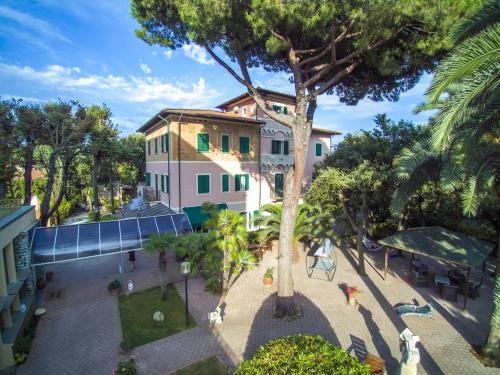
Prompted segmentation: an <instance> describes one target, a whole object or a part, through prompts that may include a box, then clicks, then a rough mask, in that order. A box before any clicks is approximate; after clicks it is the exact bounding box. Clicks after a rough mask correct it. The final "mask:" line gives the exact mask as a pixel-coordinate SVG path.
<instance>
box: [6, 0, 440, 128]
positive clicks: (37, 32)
mask: <svg viewBox="0 0 500 375" xmlns="http://www.w3.org/2000/svg"><path fill="white" fill-rule="evenodd" d="M134 28H136V22H135V20H134V19H132V17H131V16H130V14H129V3H128V1H126V0H105V1H102V0H100V1H99V0H86V1H80V0H63V1H61V0H32V1H19V0H17V1H9V0H4V1H2V2H0V96H1V97H2V99H8V98H12V97H15V98H22V99H23V100H24V101H27V102H34V103H40V104H43V103H44V102H47V101H53V100H57V99H59V98H60V99H64V100H69V99H77V100H79V101H80V102H81V103H83V104H85V105H89V104H93V103H95V104H101V103H106V104H107V105H108V106H109V107H110V108H111V110H112V112H113V115H114V117H113V119H114V122H115V123H116V124H117V125H118V127H119V129H120V130H121V132H122V134H130V133H133V132H134V131H135V130H136V129H137V128H139V127H140V126H141V125H142V124H143V123H144V122H145V121H147V120H148V119H149V118H150V117H152V116H153V115H154V114H155V113H156V112H158V111H159V110H160V109H161V108H165V107H184V108H212V109H213V108H214V107H215V106H216V105H217V104H220V103H222V102H224V101H226V100H227V99H229V98H231V97H234V96H237V95H239V94H241V93H242V92H244V90H243V88H242V86H241V85H240V84H239V83H237V82H236V81H235V80H234V78H232V77H231V76H229V74H228V73H226V71H225V70H224V69H223V68H222V67H220V66H219V65H217V64H216V63H215V62H214V61H212V60H211V59H210V57H209V56H207V54H206V53H205V52H204V50H203V49H201V48H200V47H198V46H196V45H190V46H184V48H182V49H178V50H175V51H170V50H167V49H162V48H160V47H157V46H149V45H147V44H146V43H144V42H143V41H141V40H139V39H138V38H137V37H136V36H135V34H134ZM252 78H253V80H254V83H256V84H258V85H259V86H261V87H266V88H268V89H274V90H279V91H283V92H288V93H293V88H292V86H291V85H290V84H289V82H288V75H287V74H285V73H268V72H265V71H264V70H263V69H254V70H253V71H252ZM429 82H430V77H429V76H424V77H423V78H422V79H421V80H420V82H419V83H418V84H417V85H416V86H415V87H414V88H413V89H412V90H410V91H408V92H406V93H404V94H403V95H401V98H400V100H399V101H398V102H396V103H390V102H382V103H375V102H371V101H369V100H363V101H361V102H360V103H359V104H358V105H357V106H354V107H353V106H346V105H343V104H341V103H339V101H338V99H337V98H336V97H335V96H322V97H321V98H320V100H319V107H318V110H317V112H316V117H315V126H318V127H324V128H329V129H334V130H338V131H340V132H342V133H344V134H345V133H348V132H354V131H356V130H359V129H369V128H372V127H373V120H372V119H373V117H374V116H375V115H376V114H377V113H387V114H388V115H389V116H390V118H391V119H393V120H399V119H401V118H404V119H408V120H412V121H414V122H416V123H421V122H425V121H426V119H427V117H428V114H419V115H413V114H412V111H413V109H414V108H415V106H416V105H417V104H419V103H420V102H422V100H423V93H424V91H425V89H426V88H427V86H428V85H429Z"/></svg>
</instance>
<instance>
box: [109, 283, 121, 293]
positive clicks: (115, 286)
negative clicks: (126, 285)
mask: <svg viewBox="0 0 500 375" xmlns="http://www.w3.org/2000/svg"><path fill="white" fill-rule="evenodd" d="M121 289H122V284H121V283H120V280H118V279H114V280H113V281H110V282H109V283H108V290H109V292H110V293H111V294H115V295H118V294H120V291H121Z"/></svg>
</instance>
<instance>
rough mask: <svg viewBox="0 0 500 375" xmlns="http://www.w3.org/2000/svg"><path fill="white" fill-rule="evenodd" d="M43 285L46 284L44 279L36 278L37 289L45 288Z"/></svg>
mask: <svg viewBox="0 0 500 375" xmlns="http://www.w3.org/2000/svg"><path fill="white" fill-rule="evenodd" d="M45 285H46V282H45V280H44V279H38V281H37V282H36V287H37V288H38V289H43V288H45Z"/></svg>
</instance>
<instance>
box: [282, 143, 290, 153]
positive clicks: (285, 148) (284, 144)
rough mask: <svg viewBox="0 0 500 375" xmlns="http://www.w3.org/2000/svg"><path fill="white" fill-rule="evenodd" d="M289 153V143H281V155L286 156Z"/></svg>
mask: <svg viewBox="0 0 500 375" xmlns="http://www.w3.org/2000/svg"><path fill="white" fill-rule="evenodd" d="M289 153H290V142H289V141H284V142H283V155H288V154H289Z"/></svg>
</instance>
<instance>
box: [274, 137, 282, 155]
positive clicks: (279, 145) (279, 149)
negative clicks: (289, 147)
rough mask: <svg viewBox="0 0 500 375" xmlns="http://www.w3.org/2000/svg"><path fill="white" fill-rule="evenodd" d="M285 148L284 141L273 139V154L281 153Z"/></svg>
mask: <svg viewBox="0 0 500 375" xmlns="http://www.w3.org/2000/svg"><path fill="white" fill-rule="evenodd" d="M282 150H283V141H277V140H275V139H273V140H272V143H271V154H273V155H280V154H281V153H282Z"/></svg>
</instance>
